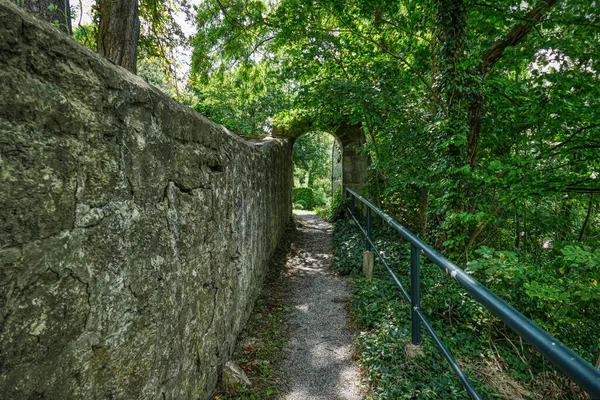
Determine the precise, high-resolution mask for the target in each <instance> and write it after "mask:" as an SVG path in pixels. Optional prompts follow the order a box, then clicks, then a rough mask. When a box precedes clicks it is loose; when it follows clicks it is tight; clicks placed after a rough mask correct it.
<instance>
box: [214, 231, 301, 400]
mask: <svg viewBox="0 0 600 400" xmlns="http://www.w3.org/2000/svg"><path fill="white" fill-rule="evenodd" d="M294 229H295V228H294V223H290V224H289V225H288V228H287V231H286V233H285V234H284V236H283V238H282V239H281V240H280V242H279V245H278V247H277V250H276V252H275V254H274V255H273V257H272V259H271V261H270V267H269V271H268V273H267V276H266V278H265V283H264V286H263V288H262V291H261V293H260V295H259V297H258V299H257V300H256V303H255V306H254V310H253V311H252V314H251V315H250V318H249V320H248V322H247V324H246V327H245V328H244V330H243V331H242V333H241V334H240V336H239V338H238V343H237V344H236V348H235V351H234V354H233V356H232V360H233V361H234V362H235V363H236V364H237V365H239V366H240V367H241V368H242V369H243V370H244V371H245V372H246V375H247V376H248V378H249V379H250V382H251V383H252V385H251V386H248V387H247V388H242V387H240V388H238V390H237V391H236V392H235V393H228V392H225V391H224V389H223V388H222V387H221V386H219V388H218V389H217V392H216V393H215V396H214V400H230V399H242V400H262V399H276V398H279V397H280V395H281V386H280V385H279V380H280V376H279V373H278V370H277V368H276V366H277V364H278V363H279V361H280V359H281V355H282V354H283V348H284V346H285V344H286V342H287V336H286V335H285V327H284V320H285V318H286V317H287V315H288V313H289V311H290V309H289V308H288V307H284V305H283V304H284V299H285V296H286V293H287V286H286V285H287V284H286V282H287V281H286V279H285V271H286V261H287V259H288V256H289V253H290V251H291V239H292V235H293V231H294Z"/></svg>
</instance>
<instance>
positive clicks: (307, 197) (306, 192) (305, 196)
mask: <svg viewBox="0 0 600 400" xmlns="http://www.w3.org/2000/svg"><path fill="white" fill-rule="evenodd" d="M292 201H293V202H294V203H295V204H297V203H298V202H299V201H303V202H304V205H305V207H304V208H305V209H307V210H312V209H313V208H314V207H315V196H314V193H313V190H312V189H311V188H308V187H297V188H294V190H293V192H292Z"/></svg>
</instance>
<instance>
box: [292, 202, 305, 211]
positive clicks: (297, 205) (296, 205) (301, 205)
mask: <svg viewBox="0 0 600 400" xmlns="http://www.w3.org/2000/svg"><path fill="white" fill-rule="evenodd" d="M304 209H306V202H305V201H304V200H298V201H297V202H295V203H294V210H304Z"/></svg>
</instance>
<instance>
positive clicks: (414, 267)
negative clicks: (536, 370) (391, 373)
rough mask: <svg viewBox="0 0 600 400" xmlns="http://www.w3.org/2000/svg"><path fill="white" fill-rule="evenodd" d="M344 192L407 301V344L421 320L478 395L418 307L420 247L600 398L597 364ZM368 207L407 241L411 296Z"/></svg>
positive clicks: (416, 339) (370, 246)
mask: <svg viewBox="0 0 600 400" xmlns="http://www.w3.org/2000/svg"><path fill="white" fill-rule="evenodd" d="M346 196H347V197H348V196H351V198H352V202H351V206H350V207H348V208H347V210H348V211H349V213H350V215H351V216H352V218H353V219H354V221H355V222H356V223H357V225H358V227H359V228H360V229H361V230H362V232H363V234H364V235H365V237H366V246H365V247H366V249H367V251H370V250H374V253H375V254H376V255H377V257H378V258H379V260H380V261H381V263H382V264H383V265H384V266H385V268H386V269H387V271H388V273H389V274H390V275H391V277H392V279H393V280H394V281H395V282H396V284H397V285H398V287H399V289H400V291H401V292H402V294H403V295H404V297H405V298H406V300H407V301H408V302H409V303H410V305H411V341H412V344H414V345H418V344H420V343H421V324H422V325H423V326H424V327H425V329H426V330H427V332H429V334H430V335H431V337H432V338H433V341H434V343H435V345H436V346H437V347H438V349H439V350H440V351H441V353H442V354H443V356H444V357H445V358H446V360H448V363H449V364H450V367H451V368H452V370H453V371H454V373H455V374H456V375H457V376H458V378H459V380H460V382H461V383H462V384H463V386H464V387H465V389H466V391H467V393H468V394H469V396H470V397H471V398H473V399H480V398H481V397H480V396H479V394H478V393H477V391H476V390H475V388H474V387H473V384H472V383H471V382H470V381H469V379H468V378H467V377H466V375H465V373H464V372H463V371H462V370H461V369H460V367H459V366H458V363H457V362H456V360H455V359H454V357H453V356H452V354H451V353H450V351H449V350H448V349H447V348H446V346H445V345H444V343H443V342H442V340H441V339H440V337H439V336H438V335H437V333H436V332H435V331H434V329H433V327H432V326H431V324H430V323H429V321H427V318H425V316H424V315H423V313H422V312H421V299H420V264H419V262H420V261H419V253H420V252H422V253H423V254H424V255H425V256H426V257H427V258H429V260H431V261H432V262H433V263H434V264H435V265H437V266H438V267H439V268H440V269H441V270H442V271H444V272H446V273H447V274H448V275H450V276H451V277H452V278H453V279H454V280H456V282H458V284H459V285H460V286H462V287H463V288H464V289H465V290H466V291H467V292H468V293H469V294H470V295H471V296H473V297H474V298H475V300H477V301H478V302H479V303H480V304H481V305H483V306H484V307H485V308H487V309H488V310H490V311H491V312H492V313H493V314H494V315H496V316H497V317H498V318H500V319H501V320H502V321H503V322H504V323H505V324H506V325H508V326H509V327H510V328H511V329H512V330H513V331H514V332H516V333H517V334H518V335H519V336H520V337H522V338H523V339H525V341H527V342H528V343H529V344H530V345H531V346H533V347H534V348H535V349H536V350H538V351H539V352H540V353H541V354H542V355H543V356H544V357H546V358H547V359H548V360H550V362H551V363H552V364H554V366H555V367H556V368H557V369H558V370H560V371H562V372H563V373H564V374H565V375H567V376H568V377H569V378H571V379H572V380H573V381H574V382H575V383H576V384H577V385H579V386H580V387H581V388H582V389H583V390H585V391H586V392H587V393H588V394H589V395H590V396H591V397H592V398H593V399H600V370H598V369H596V368H595V367H594V366H593V365H592V364H590V363H589V362H587V361H586V360H584V359H583V358H581V357H580V356H579V355H577V354H576V353H575V352H573V350H571V349H570V348H568V347H567V346H565V345H564V344H562V343H561V342H560V341H559V340H557V339H555V338H554V337H553V336H552V335H550V334H549V333H548V332H546V331H545V330H543V329H542V328H540V327H539V326H538V325H536V324H535V323H534V322H532V321H531V320H530V319H528V318H527V317H525V316H524V315H523V314H521V313H520V312H519V311H517V310H516V309H514V308H513V307H512V306H510V305H509V304H508V303H506V302H505V301H504V300H502V299H501V298H500V297H498V296H497V295H496V294H494V293H493V292H491V291H490V290H489V289H488V288H486V287H485V286H483V285H482V284H481V283H479V282H478V281H476V280H475V279H474V278H473V277H472V276H470V275H469V274H467V273H466V272H465V271H463V270H462V269H460V268H459V267H458V266H456V265H455V264H454V263H452V262H451V261H450V260H448V259H447V258H445V257H444V256H443V255H441V254H440V253H438V252H437V251H436V250H434V249H433V248H432V247H431V246H429V245H428V244H427V243H425V242H423V241H422V240H421V239H419V238H418V237H417V236H416V235H415V234H414V233H412V232H411V231H409V230H408V229H406V228H405V227H404V226H402V225H400V224H399V223H398V222H397V221H396V220H394V219H393V218H392V217H390V216H389V215H387V214H386V213H384V212H383V211H381V210H380V209H379V208H377V207H375V206H374V205H373V204H371V203H370V202H369V201H368V200H366V199H365V198H364V197H362V196H360V195H359V194H358V193H356V192H355V191H353V190H351V189H348V188H346ZM357 199H358V200H359V201H360V202H361V203H363V204H364V205H365V206H366V214H367V215H366V225H367V226H366V228H363V226H362V225H361V224H360V222H359V221H358V219H357V218H356V215H355V214H356V211H355V210H356V200H357ZM371 211H374V212H375V213H376V214H378V215H379V216H381V218H383V219H384V221H385V222H387V223H388V224H389V225H391V227H392V228H394V229H395V230H396V231H397V232H398V233H399V234H400V235H401V236H402V237H403V238H404V239H406V240H407V241H408V242H410V286H411V287H410V296H409V294H408V292H407V291H406V290H405V289H404V286H402V284H401V283H400V280H398V277H396V274H394V272H393V271H392V269H391V268H390V266H389V264H388V263H387V262H386V260H385V258H384V257H383V255H382V253H381V252H380V251H379V250H378V249H377V247H376V246H375V244H374V243H373V241H372V239H371Z"/></svg>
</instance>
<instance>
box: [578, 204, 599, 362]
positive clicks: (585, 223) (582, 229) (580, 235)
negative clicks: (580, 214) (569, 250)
mask: <svg viewBox="0 0 600 400" xmlns="http://www.w3.org/2000/svg"><path fill="white" fill-rule="evenodd" d="M593 206H594V193H590V204H589V205H588V210H587V214H586V216H585V220H584V221H583V226H582V227H581V231H579V237H578V240H579V241H580V242H581V241H582V240H583V235H584V234H585V230H586V228H587V226H588V224H589V222H590V217H591V215H592V207H593ZM598 361H600V358H599V359H598Z"/></svg>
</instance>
